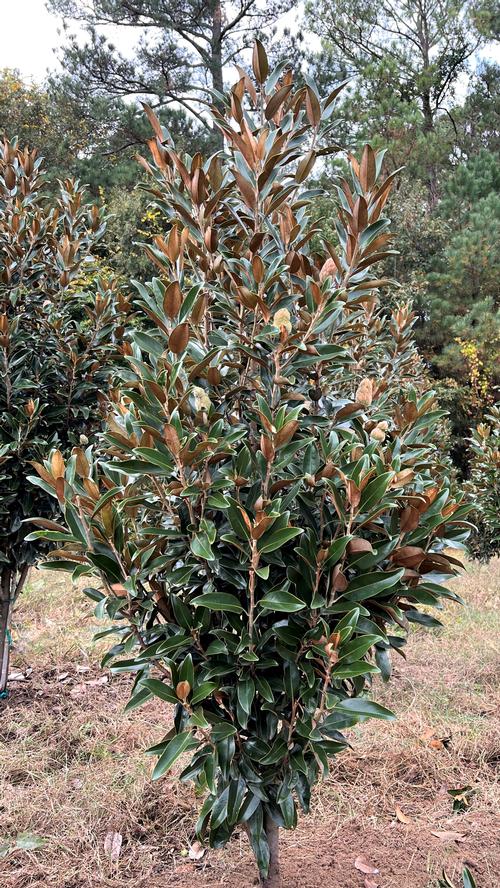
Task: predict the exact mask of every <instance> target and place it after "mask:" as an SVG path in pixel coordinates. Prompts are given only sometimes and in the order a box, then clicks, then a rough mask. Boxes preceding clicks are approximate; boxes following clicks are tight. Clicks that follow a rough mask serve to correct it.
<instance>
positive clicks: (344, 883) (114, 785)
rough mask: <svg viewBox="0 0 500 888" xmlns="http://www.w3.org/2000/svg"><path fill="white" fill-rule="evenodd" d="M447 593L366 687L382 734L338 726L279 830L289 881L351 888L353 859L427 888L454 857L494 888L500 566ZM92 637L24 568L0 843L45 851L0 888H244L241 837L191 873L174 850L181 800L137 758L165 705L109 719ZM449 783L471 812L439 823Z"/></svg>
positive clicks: (1, 763) (116, 687)
mask: <svg viewBox="0 0 500 888" xmlns="http://www.w3.org/2000/svg"><path fill="white" fill-rule="evenodd" d="M455 588H457V589H458V591H460V593H461V594H462V595H463V596H464V597H465V598H466V600H467V604H466V606H465V607H464V608H459V607H457V606H455V605H451V606H450V607H448V608H447V611H446V613H445V616H444V622H445V627H444V629H443V630H437V631H436V630H435V631H432V632H426V631H420V630H419V631H416V632H414V633H413V636H412V639H411V641H410V644H409V647H408V663H407V664H401V666H398V668H397V671H396V674H395V677H394V680H393V682H392V683H391V684H390V685H388V686H386V687H377V688H376V690H375V696H376V699H378V700H380V702H383V703H385V704H386V705H388V706H390V707H392V708H393V709H395V710H396V712H397V713H398V716H399V718H398V721H397V723H396V724H384V723H377V722H372V723H368V724H367V725H365V726H363V728H361V729H359V730H356V731H353V732H352V737H351V740H352V743H353V749H352V750H351V751H349V752H348V753H345V754H344V755H343V756H341V757H339V758H338V759H337V761H336V763H335V765H334V767H333V768H332V773H331V777H330V779H329V780H328V781H327V782H326V783H324V784H323V785H322V786H321V787H320V788H319V790H318V791H317V792H316V796H315V802H314V807H313V812H312V815H311V817H309V818H303V819H302V820H301V823H300V825H299V828H298V829H297V831H296V832H295V833H288V834H286V835H285V836H284V838H283V847H284V854H283V857H284V865H285V885H286V886H287V888H298V886H301V888H302V886H303V888H319V886H323V884H325V885H326V884H328V886H329V888H354V886H363V882H364V876H362V874H361V873H359V872H358V871H357V870H355V869H354V867H353V861H354V859H355V857H356V856H357V854H365V855H367V856H368V857H369V858H370V860H372V861H373V862H374V863H375V864H376V865H377V866H379V868H380V871H381V873H380V876H379V877H378V880H379V884H380V886H381V888H428V886H429V888H430V886H432V885H435V884H436V881H435V880H436V877H437V876H438V875H439V873H440V871H441V869H442V867H443V865H444V864H446V866H447V868H448V871H449V872H450V874H452V875H453V874H455V875H456V874H457V873H458V872H459V870H460V868H461V865H462V863H463V862H464V861H467V862H468V863H469V865H470V866H471V869H472V870H473V872H475V875H476V879H477V883H478V888H493V886H496V885H498V884H499V883H500V878H499V877H498V871H499V870H500V853H499V848H498V844H495V842H496V841H497V834H496V833H495V817H496V814H497V812H498V810H499V805H498V802H499V793H498V783H497V782H496V781H495V767H496V766H497V765H498V761H499V760H500V720H499V718H498V708H496V707H498V697H499V694H498V672H499V665H500V664H499V656H498V653H499V651H498V638H499V637H500V632H499V628H500V617H499V614H500V611H499V608H498V605H499V599H500V562H498V561H496V562H493V563H492V564H490V565H489V566H487V567H485V566H482V567H477V566H474V567H471V568H469V570H468V572H467V574H466V575H465V576H464V578H463V579H462V580H460V581H459V583H458V584H457V585H456V586H455ZM94 630H95V620H94V618H93V617H92V615H91V609H90V607H89V604H88V603H87V602H86V600H85V599H83V597H82V596H81V595H80V593H79V592H77V591H75V590H73V589H71V587H70V586H68V584H67V583H66V582H65V581H64V580H62V579H61V575H60V574H57V573H54V574H37V573H35V574H34V575H33V578H32V581H31V583H30V587H29V589H28V591H27V593H26V594H25V595H24V596H23V599H22V601H21V602H20V605H19V607H18V610H17V613H16V620H15V637H16V651H15V656H14V659H13V670H14V671H16V672H17V671H23V672H25V673H26V671H28V670H29V669H32V672H31V673H30V674H29V676H28V678H27V679H26V680H25V681H14V682H12V685H11V688H12V692H11V696H10V698H9V702H8V705H7V706H6V707H5V708H4V712H3V713H2V715H1V716H0V743H1V747H0V793H1V795H0V844H1V842H2V840H3V839H12V838H14V837H15V836H16V835H18V834H19V833H22V832H26V831H29V832H31V833H34V834H36V835H38V836H42V837H44V838H45V839H46V844H45V846H44V847H43V848H41V849H39V850H36V851H16V852H14V853H11V854H9V855H8V856H7V857H5V858H3V859H0V873H1V878H0V885H1V886H2V888H28V886H30V888H32V886H33V888H34V886H36V888H42V886H43V888H45V886H47V888H49V886H50V888H122V886H132V885H133V886H134V888H146V886H147V888H160V886H161V888H166V886H177V888H187V886H190V888H200V886H202V885H204V886H207V888H208V886H213V888H215V886H219V885H226V886H228V888H236V886H242V888H247V886H250V885H251V884H252V883H253V880H254V873H255V870H254V866H253V862H252V860H251V858H250V855H249V853H248V850H247V847H246V843H245V842H244V841H243V840H242V839H241V837H236V839H235V840H234V841H233V842H232V843H231V846H230V847H229V848H228V849H226V850H224V851H221V852H209V853H207V854H206V855H205V857H204V858H203V860H202V861H201V862H200V863H199V864H196V865H195V864H193V863H190V862H189V861H186V859H185V858H184V857H183V856H182V852H183V851H185V849H186V848H187V847H188V846H189V841H190V839H191V838H192V826H193V822H194V818H195V812H196V800H195V798H194V796H193V792H192V790H191V788H190V787H189V786H184V785H183V786H179V785H178V784H177V783H176V781H175V778H172V777H167V778H164V779H163V780H162V781H160V782H159V783H158V784H151V783H150V781H149V773H150V770H151V762H150V759H149V758H148V757H147V756H146V755H145V754H144V752H143V750H144V748H145V747H146V746H147V745H148V744H150V743H151V742H153V741H155V740H157V739H158V738H159V737H161V735H162V733H163V732H164V730H165V728H166V726H167V725H168V723H169V712H168V708H167V707H165V706H162V705H161V704H159V703H158V704H155V703H150V704H148V705H147V706H145V707H143V708H142V709H139V710H136V711H134V712H132V713H130V714H129V715H126V714H124V713H123V705H124V703H125V702H126V700H127V697H128V687H129V680H128V678H126V677H125V678H121V677H120V678H112V679H111V678H109V677H108V676H107V675H106V673H102V672H101V671H100V669H99V666H98V661H99V656H100V653H101V649H100V645H99V644H97V645H96V644H94V643H93V641H92V635H93V631H94ZM440 739H444V740H445V742H444V744H443V743H442V744H439V742H434V741H436V740H437V741H439V740H440ZM465 785H471V786H472V787H473V789H474V795H473V797H472V802H471V805H470V808H469V810H468V811H467V812H466V813H463V814H453V813H452V806H451V799H450V796H449V795H448V793H447V790H449V789H452V788H457V787H461V786H465ZM396 806H398V807H399V809H400V810H401V811H402V812H403V814H404V815H406V816H407V817H408V818H409V822H408V823H402V822H401V821H400V820H398V819H397V817H396V814H395V811H396ZM110 830H115V831H117V832H119V833H121V835H122V836H123V845H122V851H121V854H120V857H119V861H118V863H117V864H116V865H115V864H112V863H111V862H110V860H109V859H108V856H107V854H106V852H105V850H104V839H105V836H106V834H107V833H108V832H109V831H110ZM432 830H444V831H450V830H451V831H453V832H456V833H458V834H460V835H461V836H463V841H460V842H457V841H453V840H449V841H443V840H442V839H439V838H437V837H435V836H432V835H431V831H432Z"/></svg>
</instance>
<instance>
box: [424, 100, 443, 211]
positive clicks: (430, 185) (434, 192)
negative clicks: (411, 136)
mask: <svg viewBox="0 0 500 888" xmlns="http://www.w3.org/2000/svg"><path fill="white" fill-rule="evenodd" d="M422 112H423V116H424V125H423V127H422V129H423V132H424V134H425V135H426V136H431V135H432V133H433V132H434V114H433V112H432V105H431V95H430V92H424V93H423V95H422ZM433 151H434V146H433V145H432V144H431V146H430V152H431V155H432V152H433ZM427 170H428V173H427V192H428V195H429V206H430V208H431V209H434V208H435V207H436V206H437V203H438V201H439V182H438V172H437V168H436V164H435V163H433V162H432V161H431V162H430V163H429V164H428V166H427Z"/></svg>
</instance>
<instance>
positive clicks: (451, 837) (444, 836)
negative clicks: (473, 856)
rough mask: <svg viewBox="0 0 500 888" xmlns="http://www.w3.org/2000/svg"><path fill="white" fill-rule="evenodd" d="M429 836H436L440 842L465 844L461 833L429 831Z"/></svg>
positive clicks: (442, 830)
mask: <svg viewBox="0 0 500 888" xmlns="http://www.w3.org/2000/svg"><path fill="white" fill-rule="evenodd" d="M431 836H436V838H437V839H441V841H442V842H465V839H466V836H465V835H464V834H463V833H459V832H453V831H452V830H450V829H431Z"/></svg>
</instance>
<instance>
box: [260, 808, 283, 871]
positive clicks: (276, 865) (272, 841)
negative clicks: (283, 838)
mask: <svg viewBox="0 0 500 888" xmlns="http://www.w3.org/2000/svg"><path fill="white" fill-rule="evenodd" d="M265 830H266V836H267V843H268V845H269V854H270V859H269V873H268V875H267V878H266V879H263V880H262V883H261V884H262V888H281V871H280V830H279V826H276V824H275V822H274V820H272V819H271V817H269V816H267V817H266V823H265Z"/></svg>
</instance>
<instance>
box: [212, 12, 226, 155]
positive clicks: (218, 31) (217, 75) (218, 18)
mask: <svg viewBox="0 0 500 888" xmlns="http://www.w3.org/2000/svg"><path fill="white" fill-rule="evenodd" d="M210 74H211V77H212V87H213V88H214V89H216V90H217V92H220V93H222V92H224V76H223V71H222V5H221V0H214V3H213V6H212V35H211V40H210ZM215 105H217V106H220V102H219V101H217V100H215ZM214 137H215V141H216V142H217V143H218V144H217V147H218V148H219V149H220V148H223V147H224V138H223V135H222V133H221V132H220V130H219V129H217V127H216V128H215V131H214Z"/></svg>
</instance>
